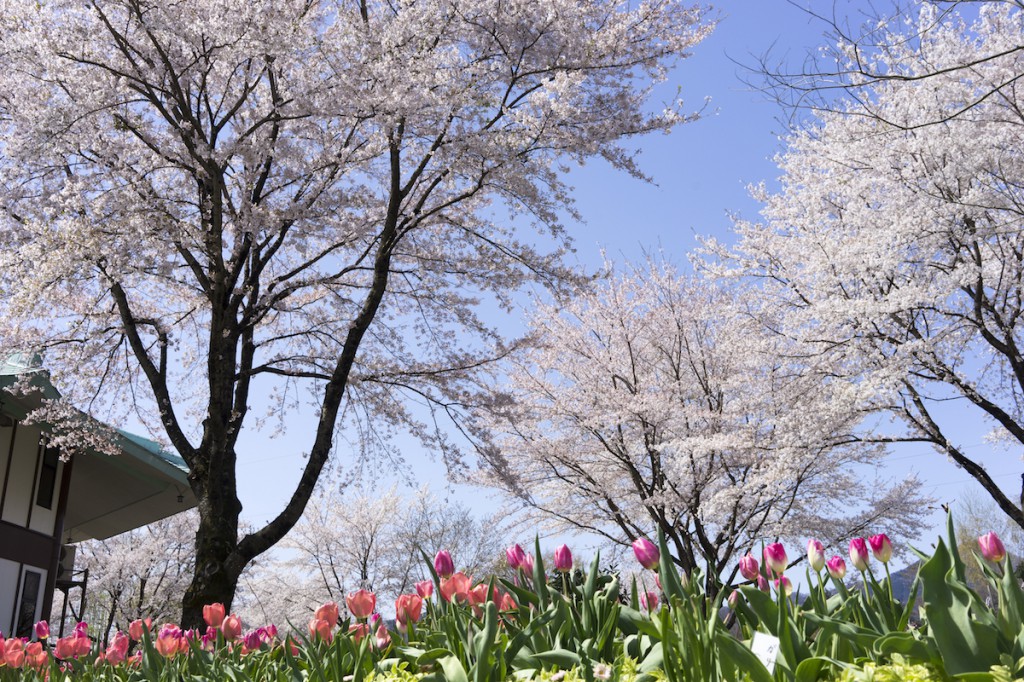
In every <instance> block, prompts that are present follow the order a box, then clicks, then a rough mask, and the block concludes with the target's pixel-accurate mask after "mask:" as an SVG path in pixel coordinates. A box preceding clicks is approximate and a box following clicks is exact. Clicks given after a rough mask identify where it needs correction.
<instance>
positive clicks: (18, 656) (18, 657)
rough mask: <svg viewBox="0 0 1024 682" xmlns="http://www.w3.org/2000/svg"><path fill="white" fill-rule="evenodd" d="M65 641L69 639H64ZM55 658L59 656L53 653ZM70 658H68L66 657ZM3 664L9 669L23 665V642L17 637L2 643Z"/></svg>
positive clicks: (58, 642) (58, 641)
mask: <svg viewBox="0 0 1024 682" xmlns="http://www.w3.org/2000/svg"><path fill="white" fill-rule="evenodd" d="M65 639H71V638H70V637H66V638H65ZM60 641H61V640H59V639H58V640H57V644H58V645H59V644H60ZM54 655H55V656H59V654H57V653H54ZM68 658H70V656H68ZM4 662H5V663H6V664H7V665H8V666H9V667H11V668H15V669H17V668H20V667H21V666H23V665H25V642H24V641H22V640H21V639H19V638H17V637H12V638H11V639H9V640H7V641H6V642H4Z"/></svg>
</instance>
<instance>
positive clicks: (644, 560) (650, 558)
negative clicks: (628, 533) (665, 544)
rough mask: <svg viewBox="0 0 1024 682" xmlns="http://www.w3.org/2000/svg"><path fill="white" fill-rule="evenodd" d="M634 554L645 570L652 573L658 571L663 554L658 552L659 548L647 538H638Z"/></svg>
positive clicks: (635, 541)
mask: <svg viewBox="0 0 1024 682" xmlns="http://www.w3.org/2000/svg"><path fill="white" fill-rule="evenodd" d="M633 554H634V555H636V560H637V561H639V562H640V565H641V566H643V567H644V568H646V569H648V570H651V571H655V570H657V569H658V562H660V561H661V552H660V551H659V550H658V546H657V545H655V544H654V543H653V542H651V541H650V540H648V539H647V538H637V539H636V540H634V541H633Z"/></svg>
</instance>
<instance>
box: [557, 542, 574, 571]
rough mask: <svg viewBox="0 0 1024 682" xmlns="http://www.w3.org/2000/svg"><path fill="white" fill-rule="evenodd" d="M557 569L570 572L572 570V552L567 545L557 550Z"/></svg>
mask: <svg viewBox="0 0 1024 682" xmlns="http://www.w3.org/2000/svg"><path fill="white" fill-rule="evenodd" d="M555 570H556V571H558V572H559V573H568V572H569V571H571V570H572V552H570V551H569V548H568V547H567V546H566V545H562V546H561V547H559V548H558V549H556V550H555Z"/></svg>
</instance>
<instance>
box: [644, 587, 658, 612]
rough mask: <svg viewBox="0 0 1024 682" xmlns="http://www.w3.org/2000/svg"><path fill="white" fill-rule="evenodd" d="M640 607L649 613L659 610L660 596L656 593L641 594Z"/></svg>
mask: <svg viewBox="0 0 1024 682" xmlns="http://www.w3.org/2000/svg"><path fill="white" fill-rule="evenodd" d="M640 606H642V607H644V608H645V609H647V610H648V611H653V610H654V609H656V608H658V595H657V593H656V592H641V593H640Z"/></svg>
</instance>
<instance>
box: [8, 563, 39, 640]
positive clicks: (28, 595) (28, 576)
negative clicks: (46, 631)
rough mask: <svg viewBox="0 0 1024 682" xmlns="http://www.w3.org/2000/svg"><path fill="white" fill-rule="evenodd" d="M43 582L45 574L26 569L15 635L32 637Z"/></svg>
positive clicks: (22, 580)
mask: <svg viewBox="0 0 1024 682" xmlns="http://www.w3.org/2000/svg"><path fill="white" fill-rule="evenodd" d="M42 584H43V574H42V573H40V572H38V571H32V570H29V569H27V568H26V569H25V573H24V577H23V578H22V579H21V598H20V599H19V600H18V624H17V627H16V628H15V630H14V633H15V635H14V636H15V637H31V636H32V628H33V626H35V623H36V605H37V604H38V603H39V591H40V589H41V588H42Z"/></svg>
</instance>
